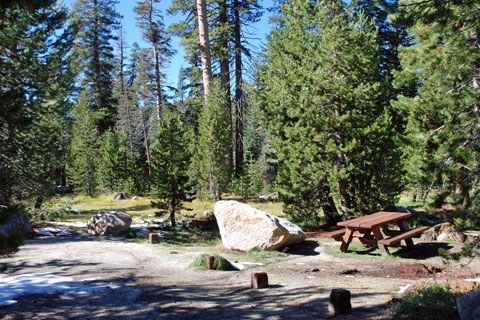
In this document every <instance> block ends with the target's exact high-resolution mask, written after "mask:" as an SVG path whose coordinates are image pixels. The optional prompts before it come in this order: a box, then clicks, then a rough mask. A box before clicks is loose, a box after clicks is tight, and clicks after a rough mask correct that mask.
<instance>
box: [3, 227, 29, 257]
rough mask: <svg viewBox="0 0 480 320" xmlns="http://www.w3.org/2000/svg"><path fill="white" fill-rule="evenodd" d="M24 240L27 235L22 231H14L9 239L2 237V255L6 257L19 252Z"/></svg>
mask: <svg viewBox="0 0 480 320" xmlns="http://www.w3.org/2000/svg"><path fill="white" fill-rule="evenodd" d="M24 240H25V235H24V234H23V231H22V229H17V230H15V231H13V232H12V233H11V234H10V236H8V237H5V236H3V235H0V255H1V256H6V255H10V254H13V253H15V252H17V251H18V247H20V246H21V245H22V244H23V241H24Z"/></svg>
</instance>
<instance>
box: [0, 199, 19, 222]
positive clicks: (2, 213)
mask: <svg viewBox="0 0 480 320" xmlns="http://www.w3.org/2000/svg"><path fill="white" fill-rule="evenodd" d="M24 211H25V208H24V207H23V205H22V204H20V203H17V204H12V205H10V206H8V207H7V206H0V224H3V223H5V222H7V221H8V220H10V218H12V217H13V216H14V215H16V214H17V213H19V212H24Z"/></svg>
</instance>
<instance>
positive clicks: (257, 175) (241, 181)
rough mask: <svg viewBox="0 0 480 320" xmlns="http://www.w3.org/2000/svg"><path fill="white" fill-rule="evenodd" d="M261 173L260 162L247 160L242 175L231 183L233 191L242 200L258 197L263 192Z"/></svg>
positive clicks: (251, 159)
mask: <svg viewBox="0 0 480 320" xmlns="http://www.w3.org/2000/svg"><path fill="white" fill-rule="evenodd" d="M262 181H263V172H262V167H261V166H260V161H258V160H254V159H253V158H248V160H247V162H246V163H245V167H244V169H243V172H242V174H241V175H240V177H239V178H237V179H235V180H234V181H233V184H234V186H233V190H234V191H235V193H236V194H240V195H242V198H243V200H247V199H248V198H249V197H252V196H258V195H259V194H260V193H261V192H262V190H263V183H262Z"/></svg>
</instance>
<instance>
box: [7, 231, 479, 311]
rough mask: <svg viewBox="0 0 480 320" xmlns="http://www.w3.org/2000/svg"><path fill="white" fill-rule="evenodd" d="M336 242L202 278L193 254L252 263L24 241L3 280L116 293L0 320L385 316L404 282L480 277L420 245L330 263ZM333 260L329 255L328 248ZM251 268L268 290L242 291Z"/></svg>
mask: <svg viewBox="0 0 480 320" xmlns="http://www.w3.org/2000/svg"><path fill="white" fill-rule="evenodd" d="M336 245H338V243H336V242H334V241H331V240H324V239H319V238H309V239H307V241H305V242H304V243H303V244H301V245H298V246H295V247H291V248H289V249H288V250H287V251H286V253H285V254H284V255H281V256H279V255H271V256H270V257H267V258H264V259H261V260H255V261H254V262H261V263H263V265H255V264H245V267H246V268H245V269H244V270H243V271H211V270H208V271H201V270H196V269H193V268H191V267H190V266H189V265H190V263H191V262H192V261H193V259H194V258H195V257H196V256H198V255H199V254H200V253H204V252H205V253H214V252H216V253H220V254H222V255H223V256H225V257H228V258H229V259H232V260H235V261H238V262H239V263H244V262H252V258H253V257H252V256H251V255H248V254H244V253H239V252H233V251H229V250H226V249H224V248H222V247H221V245H217V246H209V247H198V246H196V247H195V246H188V247H183V246H178V245H177V246H169V245H165V244H155V245H151V244H148V243H145V242H139V241H134V240H128V239H125V238H115V237H95V236H87V235H75V236H70V237H63V238H55V239H31V240H28V241H26V243H25V245H24V246H22V247H21V249H20V251H19V252H17V253H16V254H15V255H13V256H11V257H8V258H2V259H1V260H0V263H2V264H5V265H6V266H7V270H6V273H7V274H8V275H9V276H13V275H19V274H26V273H55V274H57V275H60V276H71V277H73V278H74V279H75V280H77V281H80V280H84V279H91V278H96V279H98V281H101V282H109V283H114V284H116V285H117V286H116V287H115V288H113V289H108V290H104V291H100V292H95V293H90V294H77V295H64V294H58V293H57V294H50V295H40V294H29V295H24V296H21V297H19V298H17V300H18V302H17V303H15V304H12V305H9V306H4V307H0V318H2V319H67V318H68V319H209V320H210V319H315V318H316V319H323V318H329V319H386V318H389V316H388V314H386V310H387V307H388V302H389V301H391V300H392V298H393V297H396V296H399V293H398V292H399V290H400V289H401V287H404V286H406V285H412V286H413V287H417V286H422V285H425V284H433V283H437V282H445V281H448V282H449V283H451V284H453V283H456V282H458V281H460V282H461V281H462V280H463V279H466V278H478V277H479V275H480V266H479V262H478V261H475V262H473V263H471V264H469V265H468V267H462V266H460V265H458V264H457V265H456V266H450V267H445V265H444V264H443V263H442V261H441V260H440V259H439V258H438V256H437V248H438V246H447V247H448V246H450V244H445V243H444V244H422V245H419V246H417V248H416V249H415V250H414V251H413V252H412V253H411V254H410V255H408V257H407V258H378V257H376V256H374V255H372V254H370V253H368V252H365V254H363V255H361V257H349V256H346V257H345V256H337V255H332V254H328V253H327V251H328V249H329V248H331V247H332V246H336ZM330 253H331V251H330ZM254 271H265V272H267V274H268V280H269V287H268V288H265V289H260V290H254V289H251V288H250V277H251V273H252V272H254ZM333 288H344V289H348V290H350V292H351V294H352V296H351V302H352V308H353V312H352V314H351V315H347V316H341V317H340V316H337V317H331V316H329V315H328V309H327V305H328V298H329V294H330V291H331V290H332V289H333Z"/></svg>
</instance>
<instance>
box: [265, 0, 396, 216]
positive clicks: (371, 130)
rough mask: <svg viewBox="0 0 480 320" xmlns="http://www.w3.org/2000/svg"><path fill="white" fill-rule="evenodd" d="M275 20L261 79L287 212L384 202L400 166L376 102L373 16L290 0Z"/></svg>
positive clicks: (372, 207) (345, 209)
mask: <svg viewBox="0 0 480 320" xmlns="http://www.w3.org/2000/svg"><path fill="white" fill-rule="evenodd" d="M282 20H283V22H282V23H281V24H280V25H279V26H278V27H277V29H276V30H275V31H274V32H273V34H272V36H271V37H270V41H269V49H268V54H267V63H266V65H264V66H262V74H263V76H262V81H263V83H262V85H263V86H264V93H265V99H266V118H267V119H268V122H267V124H268V129H269V132H270V134H271V136H272V144H273V147H274V148H275V149H276V151H277V158H278V161H279V164H278V176H277V180H278V184H279V186H280V187H281V190H280V191H281V196H282V199H283V200H284V202H285V205H286V207H287V210H288V211H289V212H290V213H291V214H292V216H293V217H294V218H296V219H313V220H316V222H318V221H319V219H320V218H321V217H322V215H323V216H325V218H326V220H327V222H330V223H333V222H334V221H335V220H337V219H338V213H339V212H340V213H342V214H343V215H346V216H351V215H353V214H362V213H367V212H372V211H376V210H378V209H384V208H385V207H387V206H389V205H392V204H393V200H394V196H395V195H397V194H398V192H399V189H400V188H401V181H400V180H399V179H400V178H401V175H399V172H401V170H400V168H401V167H400V165H399V163H398V151H397V149H396V145H395V143H394V134H395V131H394V130H393V128H392V123H391V117H390V116H389V115H388V111H387V110H383V109H382V107H381V106H379V105H378V104H377V101H378V96H379V94H380V92H379V91H380V90H381V88H382V87H381V85H380V82H379V80H378V78H379V77H378V70H379V68H378V55H377V52H378V46H377V43H376V31H375V28H374V26H373V23H372V22H371V21H370V20H369V19H366V18H365V17H364V16H362V15H361V14H359V15H352V14H351V8H350V7H349V6H347V5H345V4H344V3H343V2H340V1H337V2H332V1H317V2H316V3H311V2H304V1H291V2H289V3H288V4H285V5H283V6H282ZM298 39H302V41H301V42H300V43H299V41H298Z"/></svg>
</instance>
